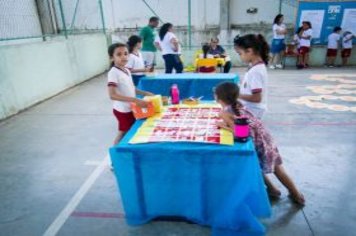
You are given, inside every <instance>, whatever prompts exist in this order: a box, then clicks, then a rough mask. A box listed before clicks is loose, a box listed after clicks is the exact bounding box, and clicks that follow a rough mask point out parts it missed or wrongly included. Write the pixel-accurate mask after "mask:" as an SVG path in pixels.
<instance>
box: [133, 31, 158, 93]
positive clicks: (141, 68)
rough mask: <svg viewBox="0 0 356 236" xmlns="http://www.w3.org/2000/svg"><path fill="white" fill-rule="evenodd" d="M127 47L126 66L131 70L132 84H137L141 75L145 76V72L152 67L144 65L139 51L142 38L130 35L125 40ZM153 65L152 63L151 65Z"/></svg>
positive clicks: (149, 70)
mask: <svg viewBox="0 0 356 236" xmlns="http://www.w3.org/2000/svg"><path fill="white" fill-rule="evenodd" d="M127 46H128V48H129V53H130V55H129V60H128V62H127V64H126V68H127V69H129V70H130V71H131V75H132V80H133V82H134V85H135V86H137V85H138V82H139V81H140V79H141V78H142V77H145V76H146V75H145V73H146V72H151V71H152V69H153V67H148V66H147V67H146V66H145V61H144V59H143V56H142V54H141V52H140V49H141V47H142V39H141V37H139V36H137V35H132V36H130V38H129V39H128V41H127ZM151 66H153V64H152V65H151Z"/></svg>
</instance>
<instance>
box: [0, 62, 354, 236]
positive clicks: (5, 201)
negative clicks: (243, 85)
mask: <svg viewBox="0 0 356 236" xmlns="http://www.w3.org/2000/svg"><path fill="white" fill-rule="evenodd" d="M236 71H237V70H236V69H234V72H236ZM238 71H239V72H238V73H239V74H240V75H241V74H242V73H243V70H242V69H238ZM340 73H342V74H352V75H353V78H352V80H353V81H354V82H356V70H355V68H347V69H323V68H319V69H307V70H302V71H296V70H288V69H286V70H278V71H270V73H269V76H270V82H269V101H268V103H269V107H270V112H269V113H268V115H267V116H266V119H265V121H266V123H267V124H268V126H269V128H270V129H271V131H272V133H273V135H274V137H275V139H276V141H277V143H278V144H279V148H280V151H281V153H282V155H283V157H284V164H285V166H286V168H287V169H288V171H289V173H290V174H291V175H292V176H293V178H294V180H295V182H296V183H297V185H298V186H299V187H300V189H301V190H302V191H303V193H304V195H305V197H306V199H307V205H306V207H305V208H304V209H303V210H300V209H298V208H296V207H295V206H294V205H293V204H292V203H291V202H290V201H289V199H288V198H287V197H286V194H287V192H286V191H285V190H284V189H283V197H282V199H281V200H279V201H278V202H274V203H273V216H272V217H271V219H266V220H263V222H264V224H265V225H266V227H267V229H268V235H343V236H346V235H355V232H356V223H355V222H356V201H355V199H356V187H355V184H354V181H355V179H356V171H355V170H354V169H353V168H356V113H353V112H350V111H348V112H336V111H330V110H325V109H324V110H323V109H312V108H308V107H306V106H301V105H294V104H291V103H289V102H288V100H289V99H291V98H297V97H299V96H304V95H314V94H313V93H312V92H311V91H310V90H307V89H306V86H310V85H326V84H335V82H328V81H316V80H310V79H309V77H310V76H311V75H314V74H340ZM355 96H356V95H355ZM343 104H347V105H350V106H351V105H352V106H355V103H354V102H353V103H351V102H348V103H346V102H344V103H343ZM115 130H116V123H115V120H114V117H113V116H112V114H111V102H110V101H109V99H108V97H107V94H106V77H105V75H101V76H98V77H97V78H95V79H93V80H90V81H88V82H86V83H83V84H81V85H79V86H76V87H75V88H73V89H70V90H68V91H66V92H64V93H62V94H60V95H58V96H56V97H54V98H52V99H49V100H47V101H45V102H43V103H41V104H39V105H37V106H35V107H32V108H30V109H28V110H27V111H25V112H22V113H20V114H18V115H16V116H14V117H12V118H10V119H7V120H5V121H3V122H1V123H0V150H1V151H0V156H1V157H0V209H1V214H0V235H2V236H5V235H9V236H10V235H11V236H12V235H16V236H20V235H26V236H31V235H43V233H44V232H45V231H46V230H48V229H49V231H47V232H48V233H49V234H47V235H51V234H50V232H57V230H58V235H86V236H87V235H93V236H97V235H120V236H126V235H130V236H131V235H132V236H141V235H142V236H149V235H154V236H157V235H164V236H173V235H175V236H178V235H179V236H180V235H182V236H183V235H184V236H186V235H210V229H209V228H206V227H201V226H198V225H193V224H187V223H176V222H153V223H149V224H146V225H143V226H140V227H129V226H127V225H126V223H125V219H124V216H123V209H122V206H121V202H120V198H119V195H118V190H117V185H116V182H115V179H114V176H113V174H112V172H111V171H110V170H109V168H108V167H107V165H106V160H105V156H106V155H107V150H108V147H109V146H110V145H111V142H112V140H113V138H114V135H115ZM79 189H80V190H79ZM76 193H77V194H76ZM75 194H76V195H75ZM68 204H69V205H68ZM66 206H67V207H68V208H66V211H62V210H63V209H64V208H65V207H66ZM57 217H59V218H57ZM56 218H57V221H55V219H56ZM50 226H51V227H50ZM49 227H50V228H49ZM56 227H57V228H56ZM52 230H53V231H52Z"/></svg>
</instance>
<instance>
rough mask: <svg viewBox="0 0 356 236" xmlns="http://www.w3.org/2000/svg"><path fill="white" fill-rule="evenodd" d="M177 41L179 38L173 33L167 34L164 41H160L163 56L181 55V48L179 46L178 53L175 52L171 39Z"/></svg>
mask: <svg viewBox="0 0 356 236" xmlns="http://www.w3.org/2000/svg"><path fill="white" fill-rule="evenodd" d="M173 38H175V39H177V37H176V36H175V35H174V34H173V33H172V32H167V33H166V35H165V36H164V38H163V40H160V43H159V44H160V45H161V48H162V55H166V54H179V51H180V47H179V45H178V52H175V51H173V44H172V43H171V39H173Z"/></svg>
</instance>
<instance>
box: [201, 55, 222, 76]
mask: <svg viewBox="0 0 356 236" xmlns="http://www.w3.org/2000/svg"><path fill="white" fill-rule="evenodd" d="M217 66H218V61H217V60H216V59H214V58H201V59H198V60H197V71H198V72H200V73H215V72H216V67H217Z"/></svg>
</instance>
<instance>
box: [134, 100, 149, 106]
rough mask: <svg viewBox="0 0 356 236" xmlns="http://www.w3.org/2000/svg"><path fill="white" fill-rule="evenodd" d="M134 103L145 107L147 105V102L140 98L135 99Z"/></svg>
mask: <svg viewBox="0 0 356 236" xmlns="http://www.w3.org/2000/svg"><path fill="white" fill-rule="evenodd" d="M136 104H137V105H138V106H139V107H142V108H146V107H147V106H148V102H146V101H143V100H140V99H137V101H136Z"/></svg>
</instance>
